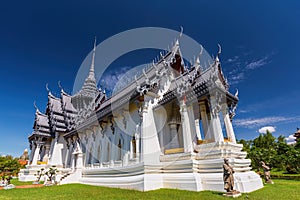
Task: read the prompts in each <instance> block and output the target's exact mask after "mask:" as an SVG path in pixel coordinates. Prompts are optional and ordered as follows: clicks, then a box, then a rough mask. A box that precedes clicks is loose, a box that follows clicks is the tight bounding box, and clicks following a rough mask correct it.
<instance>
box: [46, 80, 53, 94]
mask: <svg viewBox="0 0 300 200" xmlns="http://www.w3.org/2000/svg"><path fill="white" fill-rule="evenodd" d="M46 90H47V92H48V95H51V96H52V93H51V91H50V89H49V84H48V83H46Z"/></svg>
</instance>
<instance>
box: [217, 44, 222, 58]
mask: <svg viewBox="0 0 300 200" xmlns="http://www.w3.org/2000/svg"><path fill="white" fill-rule="evenodd" d="M218 47H219V51H218V54H217V56H216V62H219V61H220V60H219V57H220V55H221V53H222V47H221V45H220V44H218Z"/></svg>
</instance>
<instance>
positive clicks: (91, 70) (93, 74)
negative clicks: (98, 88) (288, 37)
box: [89, 36, 97, 79]
mask: <svg viewBox="0 0 300 200" xmlns="http://www.w3.org/2000/svg"><path fill="white" fill-rule="evenodd" d="M96 44H97V38H96V36H95V41H94V49H93V55H92V64H91V68H90V72H89V78H93V79H95V54H96Z"/></svg>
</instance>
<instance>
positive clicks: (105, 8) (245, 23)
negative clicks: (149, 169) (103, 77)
mask: <svg viewBox="0 0 300 200" xmlns="http://www.w3.org/2000/svg"><path fill="white" fill-rule="evenodd" d="M188 2H189V3H188ZM299 6H300V3H299V2H297V1H288V2H287V1H285V2H283V1H268V0H266V1H258V0H257V1H247V2H246V1H221V0H220V1H214V0H213V1H169V0H165V1H149V2H148V3H146V2H142V1H130V2H126V3H124V2H123V1H105V2H100V1H96V0H92V1H64V0H60V1H55V0H53V1H47V2H41V1H5V2H2V3H1V6H0V70H1V73H0V92H1V98H0V154H12V155H14V156H19V155H20V154H21V153H22V151H23V150H24V148H27V147H28V142H27V136H28V134H30V133H31V132H32V126H33V121H34V112H35V109H34V107H33V101H36V103H37V105H38V107H39V108H40V110H44V109H45V106H46V102H47V91H46V89H45V85H46V83H49V87H50V89H51V90H52V91H53V93H54V94H59V88H58V86H57V82H58V81H61V82H62V85H63V87H64V88H65V90H66V91H72V88H73V83H74V79H75V75H76V73H77V70H78V69H79V67H80V65H81V63H82V61H83V60H84V58H85V57H86V56H87V54H88V53H89V52H90V51H91V49H92V43H93V38H94V36H97V39H98V43H100V42H101V41H103V40H105V39H107V38H108V37H110V36H112V35H114V34H117V33H119V32H121V31H125V30H128V29H132V28H138V27H149V26H151V27H164V28H169V29H174V30H178V31H179V30H180V26H183V27H184V33H185V34H187V35H188V36H190V37H192V38H194V39H195V40H196V41H197V42H199V43H201V44H202V45H203V46H204V47H205V49H206V50H207V51H208V52H209V53H210V54H214V55H215V54H216V53H217V44H218V43H220V44H221V45H222V49H223V51H222V54H221V62H222V67H223V70H224V73H225V76H226V77H227V78H228V79H229V81H230V83H231V91H232V92H233V93H234V92H235V88H238V89H239V97H240V102H239V105H238V111H237V115H236V117H235V119H234V127H235V132H236V136H237V138H239V139H241V138H245V139H253V138H255V137H256V136H257V135H258V134H259V131H258V130H259V129H260V128H262V127H265V126H272V127H275V129H276V131H275V132H274V134H275V135H276V136H278V135H280V134H284V135H285V136H289V135H290V134H292V133H293V132H295V130H296V128H297V127H299V126H300V109H299V105H300V87H299V81H300V79H299V77H300V76H299V74H300V66H299V61H298V60H299V53H300V51H299V46H300V40H299V36H300V22H299V19H300V12H299V10H298V9H299ZM173 40H174V38H170V43H171V42H172V41H173ZM183 53H184V52H183ZM154 55H155V54H153V52H149V54H147V55H145V53H140V54H139V53H137V55H135V56H132V55H128V56H127V58H126V57H125V58H122V59H120V60H119V61H117V62H115V63H114V66H112V68H114V69H118V68H120V67H122V66H127V67H128V66H134V65H137V64H139V63H143V62H144V61H145V59H146V60H151V59H152V58H153V57H154ZM133 59H134V61H133Z"/></svg>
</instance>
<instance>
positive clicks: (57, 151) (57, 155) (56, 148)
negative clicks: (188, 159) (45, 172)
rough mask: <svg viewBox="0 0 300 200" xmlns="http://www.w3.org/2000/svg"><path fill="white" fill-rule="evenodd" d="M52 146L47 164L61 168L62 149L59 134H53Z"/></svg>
mask: <svg viewBox="0 0 300 200" xmlns="http://www.w3.org/2000/svg"><path fill="white" fill-rule="evenodd" d="M55 134H56V135H55V139H53V140H54V145H53V151H52V155H51V158H50V160H49V164H51V165H56V166H57V167H62V166H63V162H62V150H63V148H64V144H63V142H62V141H63V138H61V136H60V134H59V133H55Z"/></svg>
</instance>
